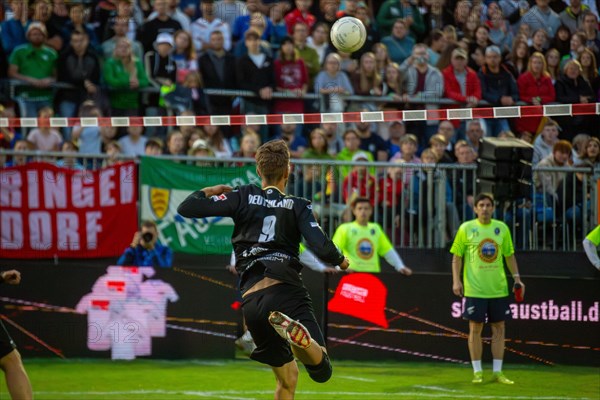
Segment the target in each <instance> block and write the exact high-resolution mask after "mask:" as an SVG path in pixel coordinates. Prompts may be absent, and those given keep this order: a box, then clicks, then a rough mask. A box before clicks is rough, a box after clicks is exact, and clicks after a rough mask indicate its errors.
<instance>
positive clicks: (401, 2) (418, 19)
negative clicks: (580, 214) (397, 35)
mask: <svg viewBox="0 0 600 400" xmlns="http://www.w3.org/2000/svg"><path fill="white" fill-rule="evenodd" d="M376 19H377V26H378V27H379V29H380V31H381V36H387V35H390V34H393V31H394V26H395V25H396V22H397V21H398V20H399V19H402V20H403V21H404V22H405V27H406V29H407V30H409V31H410V37H411V38H412V39H413V43H414V41H417V40H418V41H421V40H422V39H423V38H424V37H425V23H424V21H423V16H422V15H421V11H420V10H419V7H418V6H417V3H416V2H411V1H409V0H386V1H385V2H384V3H383V4H382V5H381V7H380V8H379V12H378V13H377V18H376ZM394 61H396V60H394ZM396 62H398V61H396ZM398 63H400V62H398Z"/></svg>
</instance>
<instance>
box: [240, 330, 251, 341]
mask: <svg viewBox="0 0 600 400" xmlns="http://www.w3.org/2000/svg"><path fill="white" fill-rule="evenodd" d="M242 339H244V340H252V334H251V333H250V331H246V332H244V334H243V335H242Z"/></svg>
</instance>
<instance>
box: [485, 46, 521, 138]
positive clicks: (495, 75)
mask: <svg viewBox="0 0 600 400" xmlns="http://www.w3.org/2000/svg"><path fill="white" fill-rule="evenodd" d="M501 55H502V52H501V51H500V48H499V47H498V46H495V45H494V46H489V47H488V48H487V49H486V50H485V66H483V67H482V68H481V70H480V71H479V80H480V81H481V93H482V96H483V100H485V101H487V102H488V103H490V105H492V106H494V107H499V106H514V105H515V104H516V102H517V101H519V90H518V88H517V82H516V81H515V78H514V77H513V76H512V75H511V73H510V72H509V71H508V69H507V68H506V67H504V65H503V64H502V63H501V62H502V57H501ZM486 124H487V133H488V135H490V136H494V137H496V136H498V134H499V133H500V132H502V131H506V130H510V126H509V125H508V120H507V119H506V118H489V119H487V120H486Z"/></svg>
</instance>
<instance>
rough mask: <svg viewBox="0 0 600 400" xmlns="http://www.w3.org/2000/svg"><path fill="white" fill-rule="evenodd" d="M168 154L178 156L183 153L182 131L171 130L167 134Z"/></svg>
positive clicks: (183, 140)
mask: <svg viewBox="0 0 600 400" xmlns="http://www.w3.org/2000/svg"><path fill="white" fill-rule="evenodd" d="M165 154H167V155H169V156H180V155H183V154H185V139H184V137H183V133H181V131H178V130H172V131H171V132H169V134H168V135H167V148H166V153H165Z"/></svg>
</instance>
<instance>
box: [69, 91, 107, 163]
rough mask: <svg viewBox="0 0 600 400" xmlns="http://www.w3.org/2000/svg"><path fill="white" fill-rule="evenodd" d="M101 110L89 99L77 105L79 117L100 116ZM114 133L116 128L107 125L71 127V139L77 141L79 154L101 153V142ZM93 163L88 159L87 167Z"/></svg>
mask: <svg viewBox="0 0 600 400" xmlns="http://www.w3.org/2000/svg"><path fill="white" fill-rule="evenodd" d="M100 117H102V112H101V111H100V108H99V107H98V105H97V104H96V103H94V102H93V101H91V100H86V101H84V102H83V103H82V104H81V106H80V107H79V118H100ZM115 134H116V130H115V129H114V128H112V127H108V126H81V125H77V126H74V127H73V131H72V132H71V140H72V141H73V142H76V143H79V153H81V154H100V153H102V144H103V143H104V142H106V143H108V142H109V141H110V140H112V139H113V137H114V136H115ZM91 164H93V160H90V161H89V164H88V165H87V166H88V167H89V166H91Z"/></svg>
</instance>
